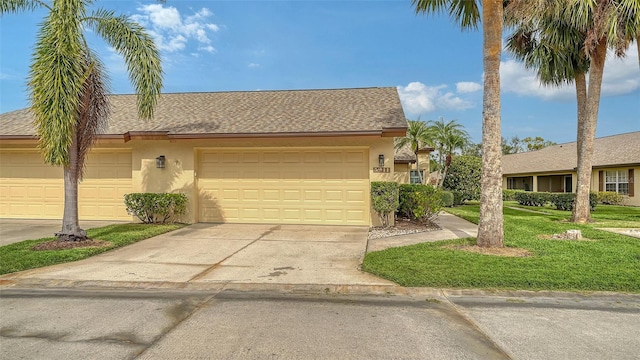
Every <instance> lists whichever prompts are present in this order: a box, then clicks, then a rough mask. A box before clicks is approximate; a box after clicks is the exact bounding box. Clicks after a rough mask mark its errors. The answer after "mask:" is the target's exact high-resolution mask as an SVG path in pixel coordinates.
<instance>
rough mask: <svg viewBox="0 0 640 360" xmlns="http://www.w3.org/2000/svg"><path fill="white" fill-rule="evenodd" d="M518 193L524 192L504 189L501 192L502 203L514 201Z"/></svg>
mask: <svg viewBox="0 0 640 360" xmlns="http://www.w3.org/2000/svg"><path fill="white" fill-rule="evenodd" d="M520 192H524V190H511V189H504V190H502V201H516V194H517V193H520Z"/></svg>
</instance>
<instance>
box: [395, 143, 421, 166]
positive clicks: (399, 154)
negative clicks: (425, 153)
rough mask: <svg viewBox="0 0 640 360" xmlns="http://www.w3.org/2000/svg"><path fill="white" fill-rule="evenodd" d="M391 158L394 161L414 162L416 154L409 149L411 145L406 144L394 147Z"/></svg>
mask: <svg viewBox="0 0 640 360" xmlns="http://www.w3.org/2000/svg"><path fill="white" fill-rule="evenodd" d="M393 160H394V161H395V162H399V163H402V162H416V154H414V153H413V150H411V146H410V145H409V144H406V145H405V146H403V147H401V148H399V149H394V155H393Z"/></svg>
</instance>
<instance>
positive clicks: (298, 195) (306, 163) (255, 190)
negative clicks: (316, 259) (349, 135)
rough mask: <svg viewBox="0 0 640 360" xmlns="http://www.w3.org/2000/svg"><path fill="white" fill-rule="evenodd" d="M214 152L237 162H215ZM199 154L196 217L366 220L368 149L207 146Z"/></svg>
mask: <svg viewBox="0 0 640 360" xmlns="http://www.w3.org/2000/svg"><path fill="white" fill-rule="evenodd" d="M215 154H223V155H222V157H223V158H225V157H226V158H227V159H238V160H239V161H240V162H238V163H232V162H227V163H219V164H216V163H215V162H213V161H212V159H215V158H216V155H215ZM199 159H200V160H199V164H198V166H199V170H198V173H199V174H200V177H199V179H198V187H199V192H200V194H201V196H200V205H199V207H200V210H199V221H203V222H246V223H252V222H257V223H260V222H268V223H291V224H345V225H347V224H348V225H368V224H369V200H368V197H367V196H366V194H368V192H369V178H368V176H369V173H368V153H367V150H366V149H340V150H334V149H296V150H291V149H290V148H289V149H282V150H276V149H274V150H265V151H262V152H256V151H255V150H250V149H246V150H234V151H230V150H229V149H221V150H216V149H211V150H203V151H202V152H201V153H200V154H199ZM256 161H257V162H256ZM207 197H208V199H207ZM211 200H213V203H212V202H211Z"/></svg>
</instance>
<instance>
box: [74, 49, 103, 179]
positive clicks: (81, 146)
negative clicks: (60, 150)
mask: <svg viewBox="0 0 640 360" xmlns="http://www.w3.org/2000/svg"><path fill="white" fill-rule="evenodd" d="M83 67H84V69H85V76H84V78H85V80H84V82H83V84H82V85H83V86H82V94H81V97H80V104H79V106H78V120H77V124H76V136H77V139H76V142H77V143H76V146H78V158H77V166H76V169H77V171H78V173H77V174H76V175H77V176H76V178H77V179H78V180H82V178H83V175H84V170H85V159H86V156H87V154H88V153H89V150H90V149H91V147H92V146H93V144H94V143H95V140H96V135H97V134H98V133H100V132H102V131H103V130H106V127H107V125H108V118H109V113H110V106H109V100H108V98H107V94H108V93H109V90H108V89H109V87H108V83H107V78H106V75H105V74H104V66H103V64H102V62H101V61H100V59H99V58H98V57H97V56H96V55H95V54H94V53H93V52H92V51H91V49H89V47H88V46H87V45H86V43H85V47H84V53H83Z"/></svg>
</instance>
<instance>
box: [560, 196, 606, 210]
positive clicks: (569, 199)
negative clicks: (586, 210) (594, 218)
mask: <svg viewBox="0 0 640 360" xmlns="http://www.w3.org/2000/svg"><path fill="white" fill-rule="evenodd" d="M575 201H576V194H574V193H557V194H552V195H551V203H553V205H555V207H556V209H558V210H565V211H571V210H573V204H574V203H575ZM596 205H598V194H597V193H594V192H591V193H589V207H590V208H591V211H593V210H595V209H596Z"/></svg>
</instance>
